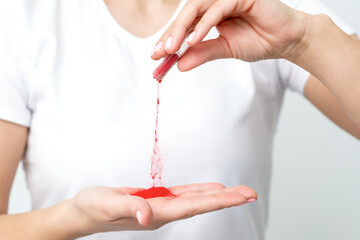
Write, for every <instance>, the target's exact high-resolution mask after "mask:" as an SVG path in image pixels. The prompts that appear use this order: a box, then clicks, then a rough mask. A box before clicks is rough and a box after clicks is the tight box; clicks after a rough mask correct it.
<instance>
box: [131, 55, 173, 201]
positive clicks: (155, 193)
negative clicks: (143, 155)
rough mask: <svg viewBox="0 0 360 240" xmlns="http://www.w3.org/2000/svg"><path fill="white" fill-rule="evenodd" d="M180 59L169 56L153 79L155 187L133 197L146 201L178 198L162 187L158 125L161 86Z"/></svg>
mask: <svg viewBox="0 0 360 240" xmlns="http://www.w3.org/2000/svg"><path fill="white" fill-rule="evenodd" d="M178 59H179V56H178V55H177V54H172V55H169V56H167V57H166V58H165V60H164V61H163V62H162V63H161V64H160V66H159V67H158V68H157V69H155V71H154V73H153V77H154V78H155V79H156V80H157V81H158V84H157V99H156V120H155V139H154V148H153V155H152V157H151V170H150V176H151V178H152V179H153V187H152V188H149V189H145V190H141V191H138V192H136V193H134V194H132V195H134V196H139V197H142V198H145V199H148V198H155V197H171V198H174V197H176V196H175V195H173V194H172V193H171V192H170V190H169V189H167V188H165V187H161V186H162V185H163V183H162V180H161V174H162V170H163V168H164V165H163V162H162V156H161V154H160V149H159V145H158V125H159V105H160V84H161V81H162V80H163V78H164V76H165V75H166V73H167V72H168V71H169V70H170V68H171V67H172V66H173V65H174V64H175V63H176V61H177V60H178Z"/></svg>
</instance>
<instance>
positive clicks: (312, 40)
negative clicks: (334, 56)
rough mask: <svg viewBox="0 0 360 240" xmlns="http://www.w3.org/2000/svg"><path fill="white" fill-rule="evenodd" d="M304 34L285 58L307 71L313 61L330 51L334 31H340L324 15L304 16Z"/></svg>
mask: <svg viewBox="0 0 360 240" xmlns="http://www.w3.org/2000/svg"><path fill="white" fill-rule="evenodd" d="M302 22H303V28H304V30H303V34H302V35H301V36H300V37H299V39H298V40H297V41H296V44H295V46H294V48H293V49H292V51H290V53H289V54H288V55H287V56H285V57H284V58H285V59H287V60H289V61H290V62H292V63H295V64H296V65H299V66H300V67H303V68H305V69H307V68H308V67H310V65H311V64H312V61H316V60H319V59H318V57H319V56H320V55H321V54H324V52H326V51H328V50H329V49H330V47H331V46H328V45H327V43H328V40H329V39H332V38H334V31H336V30H338V28H337V27H336V25H335V24H334V23H333V22H332V20H331V19H330V17H328V16H327V15H324V14H319V15H310V14H303V15H302Z"/></svg>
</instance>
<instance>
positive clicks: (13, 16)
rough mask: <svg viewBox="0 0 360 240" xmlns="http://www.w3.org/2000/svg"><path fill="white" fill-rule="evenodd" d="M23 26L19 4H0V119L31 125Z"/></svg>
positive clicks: (15, 2) (3, 2)
mask: <svg viewBox="0 0 360 240" xmlns="http://www.w3.org/2000/svg"><path fill="white" fill-rule="evenodd" d="M25 26H26V24H25V22H24V15H23V14H22V12H21V4H20V1H17V0H14V1H1V3H0V119H2V120H6V121H9V122H13V123H16V124H20V125H23V126H27V127H28V126H29V125H30V119H31V111H30V109H29V108H28V100H27V99H28V86H27V79H26V75H27V74H26V58H27V54H26V42H25V41H26V39H27V38H26V34H27V30H26V27H25Z"/></svg>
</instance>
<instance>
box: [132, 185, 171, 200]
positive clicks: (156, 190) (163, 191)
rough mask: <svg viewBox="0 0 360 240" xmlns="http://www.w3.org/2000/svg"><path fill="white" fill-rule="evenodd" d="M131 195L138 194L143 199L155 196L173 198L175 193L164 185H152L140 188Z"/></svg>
mask: <svg viewBox="0 0 360 240" xmlns="http://www.w3.org/2000/svg"><path fill="white" fill-rule="evenodd" d="M131 195H133V196H139V197H142V198H145V199H148V198H156V197H171V198H174V197H175V195H174V194H172V193H171V192H170V190H169V189H167V188H165V187H152V188H149V189H144V190H140V191H138V192H136V193H133V194H131Z"/></svg>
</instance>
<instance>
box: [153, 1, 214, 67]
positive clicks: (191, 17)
mask: <svg viewBox="0 0 360 240" xmlns="http://www.w3.org/2000/svg"><path fill="white" fill-rule="evenodd" d="M215 1H216V0H189V1H188V2H187V3H186V4H185V6H184V8H183V9H182V10H181V11H180V13H179V15H178V16H177V18H176V20H175V21H174V22H173V23H172V24H171V26H170V27H169V28H168V29H167V30H166V31H165V33H164V34H163V35H162V37H161V38H160V39H159V41H158V42H157V43H156V44H155V47H154V49H153V50H152V54H151V55H152V58H153V59H154V60H157V59H160V58H163V57H165V56H166V55H168V54H172V53H174V52H176V51H177V50H179V48H180V46H181V44H182V42H183V41H184V39H185V36H186V33H187V31H188V30H189V29H190V27H191V26H193V25H195V24H196V23H197V22H198V20H199V19H198V17H199V16H201V15H202V14H203V13H204V12H205V11H206V9H208V8H209V7H210V6H211V5H212V4H213V2H215Z"/></svg>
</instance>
